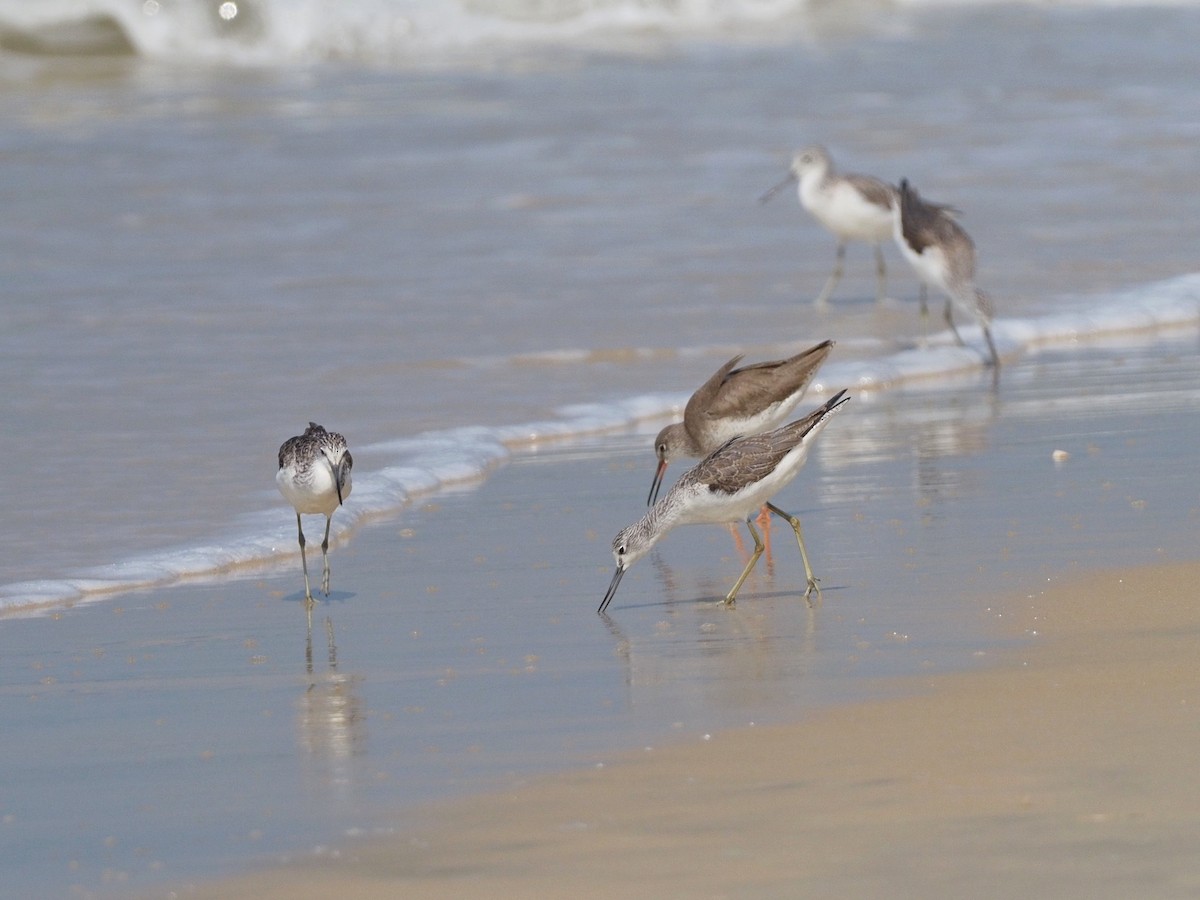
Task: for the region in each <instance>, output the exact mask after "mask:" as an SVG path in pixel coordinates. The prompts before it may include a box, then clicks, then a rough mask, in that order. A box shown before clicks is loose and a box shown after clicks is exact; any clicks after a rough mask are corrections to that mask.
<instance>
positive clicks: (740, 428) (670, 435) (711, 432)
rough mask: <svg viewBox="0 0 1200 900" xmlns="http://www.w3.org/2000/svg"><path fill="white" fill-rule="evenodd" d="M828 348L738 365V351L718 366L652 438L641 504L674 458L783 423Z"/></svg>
mask: <svg viewBox="0 0 1200 900" xmlns="http://www.w3.org/2000/svg"><path fill="white" fill-rule="evenodd" d="M832 350H833V341H822V342H821V343H819V344H817V345H816V346H814V347H810V348H809V349H807V350H805V351H804V352H803V353H797V354H796V355H795V356H792V357H790V358H788V359H777V360H771V361H769V362H760V363H753V364H751V365H748V366H741V367H740V368H739V367H738V363H739V362H741V360H742V356H741V354H738V355H737V356H735V357H734V358H733V359H731V360H729V362H727V363H725V365H723V366H721V368H719V369H717V371H716V372H714V373H713V374H712V377H710V378H709V379H708V381H706V382H704V384H702V385H700V387H699V388H697V390H696V392H695V393H694V394H692V396H691V398H690V399H689V400H688V402H687V406H685V407H684V410H683V421H682V422H676V423H675V424H673V425H668V426H667V427H666V428H664V429H663V430H662V431H660V432H659V433H658V437H656V438H655V439H654V453H655V455H656V456H657V457H658V469H657V470H656V471H655V473H654V482H653V483H652V484H651V485H650V495H649V497H648V498H647V500H646V505H647V506H649V505H650V504H652V503H653V502H654V501H655V500H657V499H658V491H659V488H660V487H661V486H662V480H663V475H664V474H665V473H666V471H667V466H668V465H670V464H671V462H672V461H673V460H676V459H680V458H682V457H691V458H699V457H703V456H708V454H710V453H712V452H713V451H714V450H716V449H717V448H718V447H720V446H721V445H722V444H724V443H726V442H727V441H729V440H730V438H735V437H744V436H745V435H748V434H758V433H759V432H763V431H770V430H771V429H773V428H777V427H778V426H780V425H781V424H783V423H784V422H785V421H787V418H788V416H790V415H791V414H792V410H794V409H795V408H796V404H797V403H799V402H800V399H801V398H802V397H803V396H804V392H805V391H806V390H808V385H809V384H810V383H811V382H812V379H813V376H814V375H816V373H817V369H819V368H820V367H821V364H822V363H824V362H825V360H826V358H828V356H829V354H830V352H831V351H832Z"/></svg>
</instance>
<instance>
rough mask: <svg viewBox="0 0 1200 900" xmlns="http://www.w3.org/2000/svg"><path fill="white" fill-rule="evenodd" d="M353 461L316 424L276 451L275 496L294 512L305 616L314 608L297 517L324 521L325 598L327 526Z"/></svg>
mask: <svg viewBox="0 0 1200 900" xmlns="http://www.w3.org/2000/svg"><path fill="white" fill-rule="evenodd" d="M353 465H354V459H353V457H351V456H350V451H349V449H347V447H346V439H345V438H344V437H342V436H341V435H340V434H338V433H337V432H334V431H326V430H325V429H324V428H322V427H321V426H320V425H318V424H317V423H316V422H309V423H308V428H307V429H305V431H304V434H301V435H297V436H296V437H292V438H288V439H287V440H286V441H284V442H283V446H281V447H280V448H279V471H278V472H277V473H276V475H275V483H276V484H277V485H279V492H280V493H281V494H283V496H284V497H286V498H287V501H288V502H289V503H291V504H292V507H293V508H294V509H295V510H296V530H297V531H298V532H299V534H300V564H301V566H302V567H303V568H304V601H305V604H306V605H307V607H308V610H309V614H310V615H311V613H312V607H313V604H314V602H315V601H314V600H313V595H312V590H311V589H310V588H309V586H308V558H307V556H306V555H305V551H304V526H303V525H302V524H301V522H300V515H301V514H302V513H303V514H305V515H315V514H317V513H320V514H321V515H323V516H324V517H325V539H324V540H323V541H322V542H321V557H322V559H323V560H324V562H325V570H324V575H323V576H322V578H321V590H322V592H323V593H324V594H325V596H326V597H328V596H329V525H330V523H331V522H332V520H333V512H334V510H335V509H337V508H338V507H339V506H341V505H342V502H343V501H344V500H345V499H346V498H347V497H349V496H350V488H351V484H350V469H351V468H352V467H353Z"/></svg>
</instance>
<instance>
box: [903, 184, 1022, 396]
mask: <svg viewBox="0 0 1200 900" xmlns="http://www.w3.org/2000/svg"><path fill="white" fill-rule="evenodd" d="M898 196H899V202H897V204H896V210H895V214H894V217H893V222H892V230H893V234H894V235H895V238H896V243H897V244H898V245H899V247H900V251H901V252H902V253H903V254H904V257H905V259H907V260H908V261H909V262H910V263H911V264H912V267H913V269H914V270H915V271H916V273H917V277H918V278H919V279H920V280H921V322H922V326H923V327H924V325H925V323H926V322H927V321H928V318H929V307H928V303H927V300H926V287H927V286H929V287H934V288H937V289H938V290H939V291H941V292H942V293H943V294H945V296H946V312H945V319H946V324H947V325H949V326H950V330H951V331H952V332H954V339H955V340H956V341H958V343H959V344H960V345H962V346H964V347H965V346H966V343H965V342H964V341H963V339H962V336H961V335H960V334H959V333H958V328H956V327H955V325H954V317H953V315H952V314H951V308H952V307H953V306H958V308H959V309H961V310H963V311H964V312H966V313H968V314H969V315H971V316H973V317H974V318H975V320H976V321H977V322H978V323H979V327H980V329H981V330H982V331H983V337H984V340H986V341H987V345H988V352H989V353H990V354H991V365H992V367H993V369H994V371H995V373H998V372H999V370H1000V357H999V355H998V354H997V353H996V345H995V343H994V342H993V341H992V331H991V321H992V315H993V310H992V300H991V298H990V297H989V296H988V295H987V294H985V293H984V292H983V291H981V290H980V289H979V288H978V287H976V286H975V243H974V241H972V240H971V237H970V235H968V234H967V233H966V231H964V230H963V227H962V226H961V225H959V224H958V223H957V222H956V221H954V217H953V215H952V210H951V209H950V208H949V207H945V206H938V205H936V204H932V203H926V202H925V201H923V200H922V199H921V195H920V194H918V193H917V191H916V188H914V187H912V186H911V185H909V183H908V179H904V180H902V181H901V182H900V188H899V192H898ZM995 377H996V376H995V375H993V378H995Z"/></svg>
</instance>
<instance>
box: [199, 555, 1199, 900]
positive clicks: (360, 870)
mask: <svg viewBox="0 0 1200 900" xmlns="http://www.w3.org/2000/svg"><path fill="white" fill-rule="evenodd" d="M1198 581H1200V565H1198V564H1176V565H1161V566H1154V567H1141V568H1134V569H1126V570H1119V571H1108V572H1103V573H1100V574H1093V575H1089V576H1085V577H1076V578H1073V579H1070V580H1069V581H1068V582H1067V583H1064V584H1060V585H1055V586H1053V587H1051V588H1049V589H1047V590H1046V591H1044V592H1041V593H1039V594H1037V595H1034V596H1030V597H1027V598H1018V597H1007V598H1005V599H1004V601H1003V602H1004V603H1005V605H1006V607H1007V608H1008V609H1010V610H1011V611H1012V613H1013V615H1012V617H1011V621H1010V627H1011V628H1012V629H1013V632H1014V634H1016V633H1020V634H1029V633H1030V630H1032V631H1035V632H1036V637H1035V638H1033V639H1032V640H1031V641H1030V642H1029V643H1028V644H1026V645H1023V646H1022V647H1021V648H1020V649H1016V650H1013V651H1009V652H1005V653H1004V654H1003V656H1002V659H1001V660H1000V661H999V662H998V664H996V665H994V666H991V667H989V668H988V669H986V670H984V671H978V672H971V673H965V674H951V675H944V676H936V677H932V678H918V679H913V680H908V681H907V682H906V683H904V684H903V685H902V687H903V689H904V690H905V691H906V692H908V694H909V695H908V696H904V697H902V698H897V699H888V700H883V701H878V702H868V703H859V704H852V705H849V706H845V707H842V708H837V709H833V710H829V711H825V712H822V713H818V714H816V715H813V716H811V717H809V718H807V719H806V720H805V721H803V722H800V723H797V724H794V725H789V726H783V727H755V728H745V729H740V730H733V731H727V732H720V733H717V734H713V735H711V736H710V738H709V739H707V740H704V739H702V740H699V741H694V740H693V741H689V742H684V743H680V744H676V745H673V746H670V747H665V748H656V749H653V750H647V751H642V752H635V753H630V754H628V755H626V756H624V757H623V758H621V759H620V760H619V761H618V762H616V763H615V764H614V765H605V766H603V767H597V768H592V769H587V770H582V771H577V772H573V773H570V774H565V775H559V776H554V777H548V778H544V779H539V780H536V781H533V782H531V783H528V784H526V785H524V786H520V787H517V788H514V789H513V790H510V791H504V792H502V793H496V794H488V795H485V796H482V797H475V798H471V799H470V800H466V801H461V802H456V803H452V804H449V805H446V806H442V807H439V808H437V809H435V810H432V811H430V819H429V824H428V825H426V826H424V827H421V828H417V829H413V830H411V831H406V832H402V833H400V834H398V835H396V836H395V837H394V838H390V839H388V840H386V841H383V842H381V843H376V844H368V845H364V846H355V847H352V848H351V849H347V850H345V851H344V853H343V854H341V855H340V856H339V857H337V858H325V859H318V860H310V861H308V862H304V863H302V864H296V865H293V866H289V867H285V868H282V869H279V870H275V871H270V872H264V873H259V874H255V875H252V876H248V877H245V878H240V879H234V880H230V881H225V882H222V883H219V884H216V885H210V886H206V887H204V888H202V889H198V890H195V891H190V892H188V893H187V894H186V896H191V897H196V898H207V897H214V898H215V897H222V898H230V897H247V898H248V897H255V898H260V900H271V898H289V900H303V898H327V897H332V896H338V897H345V898H351V900H367V898H377V897H380V898H381V897H396V896H404V897H449V896H456V897H489V898H496V897H613V896H626V897H683V896H689V897H695V896H700V897H783V896H814V897H815V896H822V897H829V896H840V897H880V896H893V897H934V896H937V897H964V896H972V897H1012V896H1020V895H1022V894H1028V895H1032V896H1056V897H1090V898H1096V897H1114V898H1116V897H1130V896H1135V895H1140V896H1154V897H1185V896H1195V893H1196V891H1197V890H1200V856H1197V854H1196V853H1195V848H1196V846H1197V845H1198V841H1200V779H1197V778H1196V774H1195V758H1196V748H1197V741H1198V740H1200V668H1198V667H1197V666H1196V640H1197V636H1198V634H1200V608H1197V605H1196V603H1195V585H1196V584H1197V583H1198ZM895 687H896V685H893V686H892V689H893V690H894V689H895Z"/></svg>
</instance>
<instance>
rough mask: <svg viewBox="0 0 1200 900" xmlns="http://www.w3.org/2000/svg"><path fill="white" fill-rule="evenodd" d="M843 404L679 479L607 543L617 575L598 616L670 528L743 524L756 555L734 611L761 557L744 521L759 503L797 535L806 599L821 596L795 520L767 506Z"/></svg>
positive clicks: (723, 450) (715, 456) (717, 455)
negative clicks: (706, 524) (640, 516)
mask: <svg viewBox="0 0 1200 900" xmlns="http://www.w3.org/2000/svg"><path fill="white" fill-rule="evenodd" d="M849 399H850V398H849V397H847V396H846V392H845V391H841V392H839V393H838V394H837V395H836V396H834V397H832V398H831V399H830V400H828V401H827V402H826V403H825V405H824V406H821V407H820V408H819V409H817V410H815V411H814V412H811V413H809V414H808V415H807V416H805V417H804V418H802V419H798V420H796V421H795V422H792V423H790V424H788V425H784V426H783V427H782V428H777V429H776V430H775V431H769V432H767V433H765V434H756V435H751V436H749V437H744V438H734V439H733V440H731V441H729V443H727V444H725V445H724V446H723V447H720V448H719V449H718V450H716V451H715V452H714V453H712V454H710V455H709V456H707V457H705V458H704V459H703V460H701V461H700V462H699V463H698V464H697V465H696V466H694V467H693V468H691V469H689V470H688V471H687V472H685V473H684V474H683V475H682V476H681V477H680V479H679V481H677V482H676V483H675V486H674V487H672V488H671V490H670V491H669V492H668V493H667V495H666V496H665V497H663V498H662V499H661V500H659V501H658V502H657V503H655V504H654V506H652V507H651V508H650V510H649V512H647V513H646V514H645V515H644V516H642V518H641V519H639V520H638V521H637V522H634V523H633V524H632V525H629V526H627V527H626V528H624V529H622V530H621V531H620V533H618V534H617V536H616V538H615V539H614V540H613V557H614V559H616V562H617V570H616V572H614V573H613V578H612V581H611V583H610V584H609V586H608V591H607V592H606V593H605V594H604V599H603V600H602V601H601V603H600V608H599V609H598V610H597V612H600V613H603V612H604V611H605V609H607V608H608V604H609V603H610V602H611V601H612V598H613V596H614V595H615V594H616V592H617V586H618V585H619V584H620V583H621V578H622V576H623V575H624V574H625V572H626V570H628V569H629V567H630V566H632V565H633V564H634V563H635V562H637V561H638V560H639V559H641V558H642V557H643V556H645V555H646V554H647V553H648V552H649V551H650V549H651V548H652V547H653V546H654V545H655V544H656V543H658V541H659V540H661V539H662V538H663V537H665V536H666V534H667V533H668V532H669V531H670V530H671V529H672V528H674V527H675V526H676V525H698V524H705V523H714V524H715V523H723V522H738V521H745V523H746V527H747V528H748V529H749V530H750V535H751V536H752V537H753V538H754V553H753V555H752V556H751V557H750V561H749V562H748V563H747V564H746V567H745V569H743V570H742V574H741V575H740V576H739V577H738V580H737V581H736V582H735V583H734V585H733V587H732V588H731V589H730V591H729V593H728V594H727V595H726V596H725V603H726V605H728V606H732V605H733V604H734V601H735V600H736V598H737V592H738V590H739V589H740V588H741V586H742V584H743V582H745V580H746V578H747V577H748V576H749V575H750V572H751V570H752V569H753V568H754V566H755V564H756V563H757V562H758V558H759V557H760V556H762V552H763V542H762V538H761V537H760V536H759V533H758V531H757V530H755V528H754V524H753V523H752V522H751V521H750V516H751V514H752V513H753V512H755V511H757V510H758V509H759V508H760V507H761V506H763V505H764V504H765V505H766V507H767V508H768V509H769V510H770V511H771V512H773V513H774V514H775V515H777V516H779V517H781V518H782V519H784V520H785V521H786V522H787V523H788V524H789V525H791V527H792V531H793V532H795V535H796V543H797V544H798V545H799V547H800V556H801V558H802V559H803V560H804V574H805V575H806V577H807V585H806V588H805V591H804V597H805V599H808V598H809V597H810V596H811V595H812V594H813V593H814V592H815V593H816V594H817V595H818V597H819V596H820V593H821V591H820V588H819V587H818V584H817V578H816V576H815V575H813V571H812V566H811V565H809V562H808V552H807V551H806V550H805V549H804V534H803V532H802V531H801V530H800V520H799V519H798V518H796V517H795V516H793V515H791V514H789V513H786V512H784V511H783V510H782V509H780V508H779V507H778V506H776V505H775V504H773V503H771V502H769V501H770V499H771V498H772V497H774V496H775V494H777V493H778V492H779V491H780V490H782V489H783V488H784V487H786V486H787V485H788V484H789V483H790V482H791V481H792V479H793V478H795V477H796V474H797V473H798V472H799V471H800V469H801V467H802V466H803V465H804V461H805V459H806V458H807V456H808V451H809V449H810V447H811V446H812V444H813V442H814V441H815V440H816V437H817V435H818V434H820V433H821V430H822V429H823V428H824V427H825V425H826V423H828V421H829V419H830V417H831V416H832V414H833V413H834V412H835V411H837V410H838V409H839V408H840V407H841V406H842V405H843V404H844V403H846V401H847V400H849Z"/></svg>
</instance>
